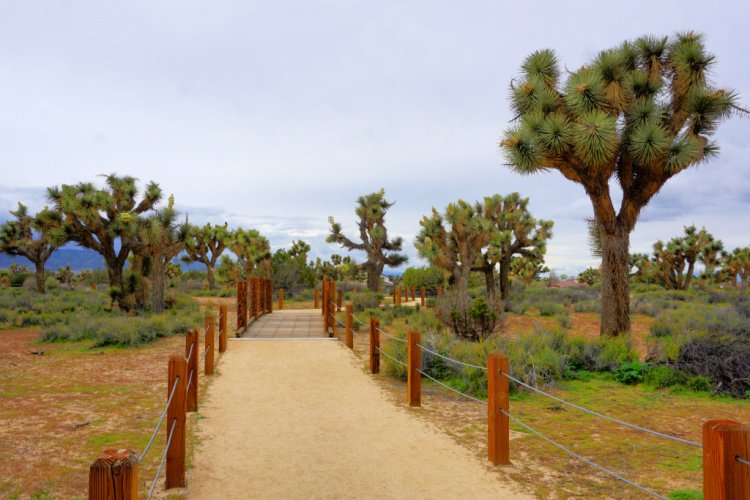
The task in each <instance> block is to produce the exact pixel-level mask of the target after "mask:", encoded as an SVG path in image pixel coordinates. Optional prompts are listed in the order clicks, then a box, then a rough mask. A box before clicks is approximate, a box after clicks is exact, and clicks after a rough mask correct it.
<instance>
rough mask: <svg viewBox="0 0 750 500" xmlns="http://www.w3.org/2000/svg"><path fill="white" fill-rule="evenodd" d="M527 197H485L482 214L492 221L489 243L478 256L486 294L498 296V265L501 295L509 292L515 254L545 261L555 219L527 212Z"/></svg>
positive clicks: (516, 195) (510, 195)
mask: <svg viewBox="0 0 750 500" xmlns="http://www.w3.org/2000/svg"><path fill="white" fill-rule="evenodd" d="M528 204H529V199H528V198H521V195H519V194H518V193H511V194H509V195H507V196H502V195H499V194H496V195H494V196H487V197H485V198H484V203H483V204H482V206H481V214H482V216H483V217H484V218H485V219H487V220H488V221H489V222H490V223H491V234H490V240H489V245H488V246H487V247H486V249H485V251H484V253H483V254H482V255H481V256H480V258H479V265H477V266H475V267H474V270H476V271H482V272H484V274H485V282H486V284H487V294H488V295H489V296H490V297H494V295H495V277H494V274H495V268H496V267H498V266H499V268H500V298H501V299H502V300H507V299H508V294H509V293H510V263H511V259H512V258H513V256H514V255H522V256H524V257H527V258H529V259H531V260H536V261H542V260H544V254H545V253H546V250H547V247H546V244H547V240H548V239H549V238H551V237H552V225H553V222H552V221H547V220H537V219H535V218H534V217H532V216H531V214H530V213H529V211H528V208H527V207H528Z"/></svg>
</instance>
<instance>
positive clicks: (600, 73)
mask: <svg viewBox="0 0 750 500" xmlns="http://www.w3.org/2000/svg"><path fill="white" fill-rule="evenodd" d="M714 59H715V58H714V56H713V55H712V54H709V53H708V52H707V51H706V49H705V47H704V44H703V37H702V36H701V35H699V34H696V33H692V32H688V33H680V34H677V35H676V36H674V37H672V38H671V39H670V38H669V37H664V38H655V37H650V36H647V37H642V38H639V39H637V40H635V41H632V42H625V43H623V44H622V45H620V46H619V47H616V48H613V49H609V50H605V51H602V52H600V53H599V54H598V55H597V56H596V58H594V60H593V61H591V62H590V63H589V64H587V65H585V66H583V67H581V68H579V69H578V70H576V71H575V72H573V73H570V74H569V75H568V76H567V79H566V80H565V81H564V82H563V81H561V78H560V69H559V65H558V62H557V58H556V57H555V54H554V52H553V51H551V50H541V51H538V52H534V53H533V54H531V55H530V56H529V57H528V58H527V59H526V60H525V61H524V63H523V65H522V77H521V80H520V81H519V82H516V83H512V84H511V90H512V96H511V100H512V103H513V108H514V111H515V113H516V114H517V124H516V125H514V126H513V127H512V128H510V129H509V130H508V131H507V132H506V133H505V137H504V139H503V140H502V142H501V147H502V149H503V150H504V151H505V153H506V156H507V158H508V162H509V165H510V167H511V168H512V169H514V170H515V171H517V172H519V173H522V174H532V173H536V172H542V171H546V170H550V169H554V170H558V171H559V172H560V173H561V174H562V175H563V176H564V177H565V178H567V179H568V180H571V181H573V182H575V183H578V184H580V185H581V186H582V187H583V189H584V190H585V192H586V194H587V195H588V197H589V198H590V200H591V204H592V206H593V211H594V217H595V221H596V226H597V228H598V230H599V233H600V237H601V243H602V266H601V270H602V321H601V333H602V334H605V335H619V334H621V333H626V332H629V331H630V303H629V283H628V247H629V242H630V233H631V232H632V231H633V229H634V228H635V224H636V222H637V221H638V216H639V214H640V212H641V210H642V209H643V207H645V206H646V205H647V204H648V203H649V201H650V200H651V199H652V198H653V197H654V195H656V193H658V192H659V190H660V189H661V188H662V187H663V186H664V184H665V183H666V182H667V181H668V180H669V179H671V178H672V177H674V176H675V175H677V174H678V173H680V172H682V171H683V170H685V169H687V168H688V167H690V166H692V165H697V164H699V163H701V162H704V161H706V160H708V159H709V158H711V157H714V156H716V154H717V153H718V148H717V146H716V145H715V144H714V143H712V142H711V138H712V136H713V135H714V132H715V131H716V129H717V127H718V125H719V124H720V123H721V122H722V121H723V120H724V119H726V118H727V117H728V116H729V115H730V114H731V113H732V112H733V111H737V110H739V108H738V107H737V105H736V101H737V97H736V95H735V94H734V93H733V92H731V91H729V90H725V89H722V88H718V87H714V86H712V85H711V84H710V83H709V79H708V73H709V70H710V68H711V66H712V65H713V63H714ZM612 178H615V179H616V180H617V182H618V184H619V185H620V188H621V189H622V201H621V203H620V207H619V209H617V208H615V205H614V201H613V199H612V196H611V195H610V184H609V181H610V180H611V179H612Z"/></svg>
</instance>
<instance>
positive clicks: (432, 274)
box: [401, 267, 445, 290]
mask: <svg viewBox="0 0 750 500" xmlns="http://www.w3.org/2000/svg"><path fill="white" fill-rule="evenodd" d="M401 281H402V283H403V284H404V285H407V286H415V287H417V288H421V287H425V288H426V289H428V290H434V289H436V288H437V287H439V286H442V285H443V282H444V281H445V271H443V270H442V269H440V268H438V267H410V268H407V269H406V271H404V274H403V276H402V277H401Z"/></svg>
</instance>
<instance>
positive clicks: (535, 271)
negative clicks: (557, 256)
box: [510, 256, 550, 286]
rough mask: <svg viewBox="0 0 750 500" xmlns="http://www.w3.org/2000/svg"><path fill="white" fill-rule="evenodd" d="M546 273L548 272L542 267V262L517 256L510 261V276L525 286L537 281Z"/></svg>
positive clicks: (545, 267) (547, 269)
mask: <svg viewBox="0 0 750 500" xmlns="http://www.w3.org/2000/svg"><path fill="white" fill-rule="evenodd" d="M548 272H550V270H549V268H548V267H547V266H545V265H544V261H543V260H538V259H534V258H528V257H518V256H517V257H513V258H512V259H511V261H510V275H511V276H513V277H515V278H518V279H519V280H521V282H522V283H523V284H524V285H526V286H528V285H530V284H531V282H533V281H534V280H537V279H539V275H540V274H544V273H548Z"/></svg>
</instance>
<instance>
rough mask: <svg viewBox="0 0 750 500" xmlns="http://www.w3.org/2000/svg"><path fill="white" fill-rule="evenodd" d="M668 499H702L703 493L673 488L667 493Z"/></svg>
mask: <svg viewBox="0 0 750 500" xmlns="http://www.w3.org/2000/svg"><path fill="white" fill-rule="evenodd" d="M667 498H669V500H703V493H701V492H700V491H696V490H674V491H672V492H670V493H669V494H668V495H667Z"/></svg>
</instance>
